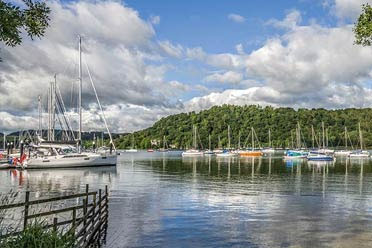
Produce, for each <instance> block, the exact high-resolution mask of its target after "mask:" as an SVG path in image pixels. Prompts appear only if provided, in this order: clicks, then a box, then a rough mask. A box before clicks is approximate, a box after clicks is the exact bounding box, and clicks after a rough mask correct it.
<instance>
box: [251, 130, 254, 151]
mask: <svg viewBox="0 0 372 248" xmlns="http://www.w3.org/2000/svg"><path fill="white" fill-rule="evenodd" d="M251 129H252V151H253V150H254V132H253V127H251Z"/></svg>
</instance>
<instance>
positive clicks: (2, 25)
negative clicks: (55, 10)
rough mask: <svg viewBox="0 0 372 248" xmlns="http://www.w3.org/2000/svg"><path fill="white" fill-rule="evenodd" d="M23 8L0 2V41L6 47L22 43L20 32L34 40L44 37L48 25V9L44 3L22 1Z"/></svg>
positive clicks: (30, 0)
mask: <svg viewBox="0 0 372 248" xmlns="http://www.w3.org/2000/svg"><path fill="white" fill-rule="evenodd" d="M22 1H23V3H24V7H23V8H21V7H20V6H17V5H14V4H13V3H11V2H10V1H9V2H6V1H3V0H0V41H2V42H4V43H5V45H7V46H16V45H19V44H21V42H22V35H21V34H22V31H23V30H25V31H26V33H27V35H28V36H29V37H30V38H31V39H34V38H35V37H41V36H43V35H44V33H45V30H46V28H47V27H48V25H49V13H50V8H49V7H47V6H46V4H45V3H44V2H37V1H33V0H22Z"/></svg>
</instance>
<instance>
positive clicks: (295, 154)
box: [284, 123, 308, 160]
mask: <svg viewBox="0 0 372 248" xmlns="http://www.w3.org/2000/svg"><path fill="white" fill-rule="evenodd" d="M291 138H292V147H293V146H294V144H293V134H292V131H291ZM307 155H308V152H307V151H304V150H302V142H301V128H300V123H297V126H296V149H291V150H287V151H286V153H285V156H284V159H285V160H293V159H304V158H306V157H307Z"/></svg>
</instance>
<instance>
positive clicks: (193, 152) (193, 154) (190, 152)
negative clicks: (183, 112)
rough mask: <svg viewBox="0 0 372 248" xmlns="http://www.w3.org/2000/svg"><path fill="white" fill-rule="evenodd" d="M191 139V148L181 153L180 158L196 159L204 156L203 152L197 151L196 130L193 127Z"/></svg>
mask: <svg viewBox="0 0 372 248" xmlns="http://www.w3.org/2000/svg"><path fill="white" fill-rule="evenodd" d="M192 136H193V137H192V139H193V148H192V149H188V150H186V151H184V152H182V157H198V156H204V152H203V151H200V150H198V149H197V146H198V142H197V141H196V137H197V128H196V126H195V125H194V126H193V132H192Z"/></svg>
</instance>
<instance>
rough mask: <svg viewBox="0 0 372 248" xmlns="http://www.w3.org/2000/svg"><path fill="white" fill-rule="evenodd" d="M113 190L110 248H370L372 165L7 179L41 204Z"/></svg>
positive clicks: (224, 162)
mask: <svg viewBox="0 0 372 248" xmlns="http://www.w3.org/2000/svg"><path fill="white" fill-rule="evenodd" d="M86 183H89V184H90V187H91V189H98V188H104V185H109V188H110V190H111V198H110V217H109V230H108V236H107V243H106V247H355V248H356V247H372V232H371V230H372V161H371V160H351V161H350V160H347V159H340V158H337V159H336V162H331V163H324V162H323V163H322V162H316V163H310V162H306V161H304V162H301V161H299V162H283V159H282V157H281V155H280V154H279V155H275V156H272V157H263V158H255V159H253V158H233V159H228V158H224V159H218V158H215V157H203V158H188V159H185V158H181V156H180V153H178V152H169V153H156V152H155V153H146V152H139V153H133V154H129V153H124V154H123V155H121V156H120V157H119V164H118V166H117V167H116V168H115V167H111V168H110V167H107V168H105V167H101V168H85V169H73V170H71V169H69V170H63V169H60V170H59V169H58V170H57V169H54V170H43V171H40V170H34V171H33V170H29V171H23V172H20V171H15V170H12V171H9V170H8V171H0V190H1V192H7V191H9V190H10V189H13V190H20V191H24V190H25V189H26V188H27V189H29V190H31V191H33V192H37V193H33V194H34V195H35V194H36V195H37V196H38V197H43V196H50V195H60V194H66V193H71V192H82V191H84V189H85V184H86Z"/></svg>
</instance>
